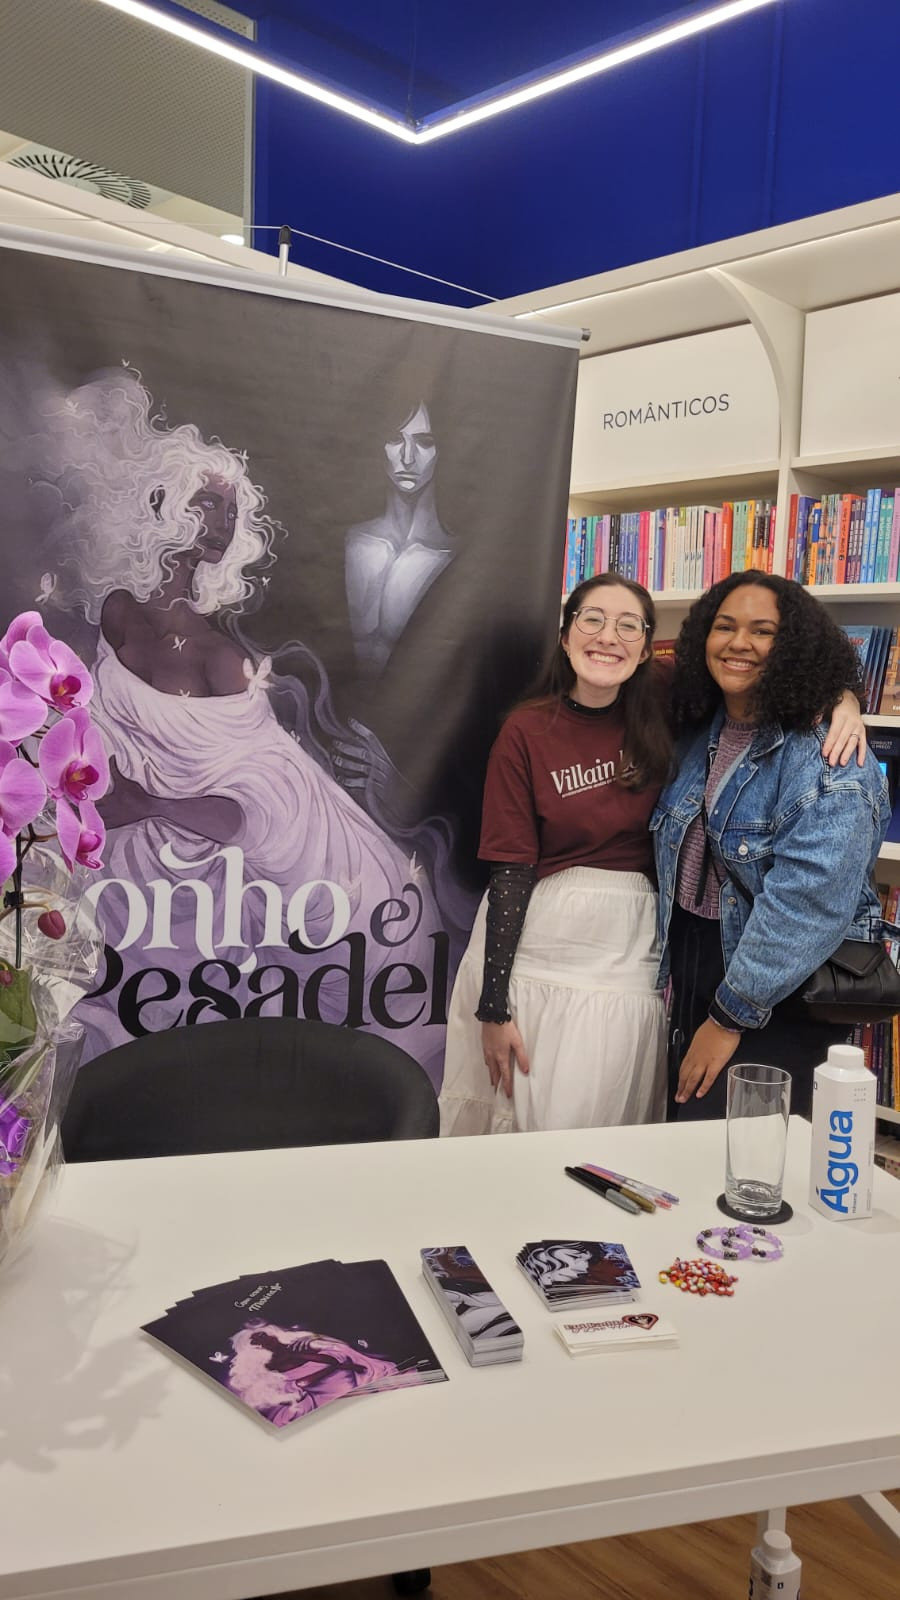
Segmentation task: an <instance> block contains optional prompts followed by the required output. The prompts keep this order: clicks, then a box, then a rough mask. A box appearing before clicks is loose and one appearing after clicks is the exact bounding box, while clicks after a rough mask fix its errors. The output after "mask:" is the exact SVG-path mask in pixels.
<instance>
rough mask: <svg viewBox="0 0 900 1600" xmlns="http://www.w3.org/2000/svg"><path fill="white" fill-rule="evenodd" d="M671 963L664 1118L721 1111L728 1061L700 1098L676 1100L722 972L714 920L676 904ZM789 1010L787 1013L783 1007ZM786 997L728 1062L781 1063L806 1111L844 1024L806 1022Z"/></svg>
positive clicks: (796, 1107) (795, 1100) (797, 1106)
mask: <svg viewBox="0 0 900 1600" xmlns="http://www.w3.org/2000/svg"><path fill="white" fill-rule="evenodd" d="M669 950H670V954H671V965H672V1015H671V1021H670V1024H669V1110H668V1115H669V1120H670V1121H674V1120H675V1118H677V1119H678V1120H679V1121H693V1122H700V1121H705V1120H707V1119H709V1118H710V1117H724V1115H725V1094H726V1088H727V1084H728V1067H725V1068H723V1070H722V1071H721V1072H720V1073H719V1076H718V1078H717V1079H716V1081H715V1083H714V1084H713V1086H712V1088H711V1089H710V1090H709V1091H708V1093H707V1094H705V1095H704V1096H703V1099H702V1100H698V1099H697V1096H696V1095H692V1096H691V1098H690V1100H688V1101H687V1102H686V1103H685V1104H684V1105H681V1106H678V1105H676V1104H675V1090H676V1088H677V1087H678V1073H679V1071H680V1069H681V1063H682V1061H683V1060H684V1057H685V1055H686V1054H687V1049H688V1046H689V1044H690V1042H691V1040H692V1039H693V1037H694V1034H695V1032H696V1031H697V1029H698V1028H699V1026H700V1024H701V1022H704V1021H705V1019H706V1017H707V1015H708V1013H709V1005H710V1001H711V1000H712V998H713V996H714V994H715V992H716V990H717V988H718V987H719V984H720V983H721V981H722V978H723V977H724V975H725V961H724V957H723V955H722V938H721V932H720V929H719V924H718V922H711V921H710V919H709V918H708V917H695V916H693V915H692V913H691V912H689V911H685V910H684V909H683V908H682V907H681V906H680V905H678V904H677V902H676V904H675V907H674V910H673V912H672V922H671V925H670V928H669ZM786 1011H787V1012H788V1014H787V1015H786V1014H785V1012H786ZM789 1013H790V1006H789V1003H788V1002H782V1004H781V1005H778V1006H775V1007H774V1009H773V1011H772V1016H771V1018H770V1020H769V1021H768V1022H767V1023H766V1026H765V1027H764V1028H748V1029H747V1030H746V1032H744V1033H742V1034H741V1038H740V1042H739V1044H738V1047H737V1049H736V1050H735V1052H734V1055H733V1056H732V1057H731V1062H729V1066H730V1065H731V1064H732V1062H737V1061H744V1062H747V1061H759V1062H762V1063H763V1064H764V1065H765V1066H767V1067H783V1068H784V1069H785V1071H787V1072H789V1073H790V1074H791V1079H792V1083H791V1111H792V1112H799V1113H800V1115H801V1116H804V1117H808V1116H809V1114H810V1109H811V1104H812V1075H813V1072H814V1070H815V1068H816V1067H817V1066H818V1065H819V1062H820V1061H824V1060H825V1057H826V1055H827V1054H828V1046H829V1045H832V1044H844V1043H846V1040H847V1038H848V1037H849V1033H848V1030H847V1029H846V1028H840V1027H835V1026H834V1025H833V1024H832V1023H828V1022H805V1021H802V1020H798V1019H797V1018H796V1017H794V1016H792V1015H790V1014H789Z"/></svg>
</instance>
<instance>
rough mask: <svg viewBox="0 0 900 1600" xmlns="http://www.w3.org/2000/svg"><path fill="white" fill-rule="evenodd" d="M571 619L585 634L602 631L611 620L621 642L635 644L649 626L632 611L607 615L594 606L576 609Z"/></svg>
mask: <svg viewBox="0 0 900 1600" xmlns="http://www.w3.org/2000/svg"><path fill="white" fill-rule="evenodd" d="M572 621H573V622H574V623H575V626H576V627H577V628H578V629H579V631H580V632H581V633H587V634H592V633H602V632H603V629H604V628H605V627H606V624H607V622H611V623H612V625H613V627H614V628H615V630H616V633H617V634H618V636H619V638H620V639H621V640H622V643H623V644H636V643H637V641H638V639H643V637H644V634H645V633H646V632H647V629H648V628H649V626H650V624H649V622H645V620H644V618H643V617H638V616H635V614H634V612H632V611H624V612H623V613H622V615H621V616H620V617H607V615H606V612H605V611H598V609H597V607H596V606H588V607H586V608H585V609H583V610H581V611H576V612H575V615H574V617H573V618H572Z"/></svg>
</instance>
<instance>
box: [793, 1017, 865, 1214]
mask: <svg viewBox="0 0 900 1600" xmlns="http://www.w3.org/2000/svg"><path fill="white" fill-rule="evenodd" d="M875 1090H876V1083H875V1075H874V1073H872V1072H870V1071H869V1069H868V1067H867V1066H866V1058H865V1056H864V1055H863V1052H862V1051H861V1050H859V1049H857V1047H856V1045H853V1044H833V1045H831V1046H830V1048H829V1051H828V1060H827V1061H823V1062H822V1065H821V1066H820V1067H816V1070H815V1073H814V1074H813V1103H812V1160H811V1163H810V1172H809V1203H810V1205H811V1206H814V1207H815V1209H816V1211H821V1213H822V1215H823V1216H825V1217H834V1218H835V1219H836V1220H838V1221H847V1220H849V1219H850V1218H852V1217H870V1216H871V1215H872V1181H873V1176H874V1172H875Z"/></svg>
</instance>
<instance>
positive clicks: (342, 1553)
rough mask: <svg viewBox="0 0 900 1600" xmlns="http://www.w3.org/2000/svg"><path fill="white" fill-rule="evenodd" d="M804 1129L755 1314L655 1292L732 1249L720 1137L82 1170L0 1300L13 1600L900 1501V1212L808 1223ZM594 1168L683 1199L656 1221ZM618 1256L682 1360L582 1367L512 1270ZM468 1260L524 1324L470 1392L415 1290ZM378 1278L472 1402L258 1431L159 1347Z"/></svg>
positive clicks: (205, 1590) (447, 1400)
mask: <svg viewBox="0 0 900 1600" xmlns="http://www.w3.org/2000/svg"><path fill="white" fill-rule="evenodd" d="M808 1141H809V1130H808V1128H807V1125H806V1124H805V1123H803V1122H800V1121H798V1120H796V1119H794V1120H793V1121H792V1125H791V1132H790V1140H789V1155H788V1169H789V1170H788V1178H787V1182H786V1188H785V1192H786V1196H787V1198H789V1199H790V1200H791V1202H792V1203H793V1205H794V1206H795V1209H796V1215H795V1217H794V1220H793V1221H792V1222H791V1223H789V1224H787V1225H785V1226H784V1227H783V1228H781V1230H780V1231H781V1233H782V1235H783V1237H784V1239H785V1242H786V1254H785V1258H784V1260H783V1261H782V1262H779V1263H776V1264H767V1265H763V1264H761V1263H752V1264H747V1265H744V1266H743V1267H742V1269H739V1270H740V1280H741V1281H740V1283H739V1285H738V1288H737V1291H736V1294H735V1298H734V1299H733V1300H721V1299H707V1300H698V1299H697V1298H696V1297H694V1296H688V1295H685V1294H680V1293H678V1291H677V1290H675V1289H672V1288H671V1287H668V1286H663V1285H661V1284H659V1282H658V1280H657V1272H658V1270H659V1269H660V1268H661V1267H663V1266H666V1265H667V1264H668V1263H669V1262H670V1261H671V1260H672V1259H673V1258H674V1257H675V1256H676V1255H677V1254H681V1255H687V1256H693V1255H696V1254H697V1253H698V1252H697V1249H696V1245H695V1235H696V1233H697V1230H698V1228H700V1227H703V1226H710V1225H713V1224H715V1223H716V1222H717V1221H719V1220H720V1219H719V1217H718V1215H717V1212H716V1208H715V1203H714V1202H715V1196H716V1194H717V1193H718V1192H719V1190H720V1189H721V1186H722V1170H723V1155H724V1132H723V1125H722V1124H721V1123H711V1124H706V1125H699V1126H693V1127H690V1126H681V1127H678V1126H676V1127H674V1128H672V1127H668V1128H667V1127H650V1128H622V1129H615V1130H608V1131H602V1132H601V1131H598V1132H593V1133H584V1132H580V1133H553V1134H535V1135H525V1136H519V1137H512V1138H497V1139H461V1140H450V1141H443V1142H441V1143H437V1142H434V1143H432V1142H421V1143H411V1144H394V1145H388V1144H385V1145H366V1146H356V1147H352V1148H351V1147H343V1148H329V1149H317V1150H316V1149H314V1150H280V1151H267V1152H264V1153H261V1154H257V1153H251V1154H240V1155H222V1156H203V1157H195V1158H190V1157H188V1158H173V1159H168V1160H159V1161H146V1162H140V1161H134V1162H117V1163H109V1164H97V1165H89V1166H81V1167H72V1168H70V1169H69V1170H68V1171H67V1172H66V1173H65V1175H64V1178H63V1181H62V1184H61V1187H60V1190H59V1192H58V1199H57V1201H56V1205H55V1208H54V1209H53V1210H52V1211H51V1212H49V1213H48V1214H47V1215H45V1216H44V1217H43V1218H42V1219H41V1221H40V1223H39V1225H38V1228H37V1230H36V1232H35V1235H34V1239H33V1243H32V1244H31V1247H30V1249H29V1251H28V1253H27V1254H26V1255H25V1256H23V1257H22V1258H20V1260H19V1261H18V1262H16V1263H15V1264H14V1265H13V1266H12V1267H10V1268H9V1269H8V1270H7V1272H6V1273H5V1274H4V1275H3V1276H2V1277H0V1596H2V1597H4V1600H9V1597H12V1596H15V1597H17V1600H18V1597H22V1596H29V1597H34V1596H48V1595H51V1594H52V1595H54V1596H58V1595H65V1596H74V1595H80V1596H82V1597H84V1596H87V1595H90V1596H93V1595H98V1596H99V1595H102V1596H103V1597H104V1600H126V1597H127V1600H155V1597H157V1596H159V1597H163V1596H166V1597H176V1596H177V1600H237V1597H242V1596H251V1595H258V1594H265V1593H272V1592H276V1591H278V1590H280V1589H286V1588H292V1587H302V1586H306V1585H311V1584H319V1583H325V1582H334V1581H340V1580H344V1579H349V1578H355V1577H362V1576H367V1575H372V1574H375V1573H387V1572H393V1571H399V1570H405V1569H409V1568H415V1567H420V1566H427V1565H434V1564H439V1563H443V1562H448V1561H458V1560H463V1559H466V1558H469V1557H472V1558H474V1557H482V1556H488V1555H494V1554H498V1553H500V1552H506V1551H512V1550H522V1549H529V1548H535V1547H538V1546H542V1545H549V1544H555V1543H558V1542H563V1541H569V1540H577V1539H587V1538H597V1537H601V1536H604V1535H607V1534H615V1533H628V1532H634V1531H637V1530H641V1529H647V1528H654V1527H662V1526H667V1525H671V1524H675V1523H683V1522H689V1521H693V1520H697V1519H705V1518H711V1517H719V1516H725V1515H731V1514H733V1513H738V1512H750V1511H761V1510H764V1509H765V1508H767V1507H771V1506H784V1505H793V1504H798V1503H802V1502H806V1501H813V1500H821V1499H825V1498H829V1497H831V1496H845V1495H847V1496H849V1495H853V1496H857V1495H862V1494H863V1493H865V1492H866V1491H875V1490H880V1489H884V1488H890V1487H894V1486H896V1485H898V1484H900V1381H896V1352H897V1325H898V1308H900V1291H898V1285H900V1185H898V1183H897V1182H896V1180H894V1179H891V1178H888V1177H887V1176H885V1175H884V1174H881V1173H879V1174H878V1176H877V1181H876V1202H877V1210H876V1213H875V1215H874V1216H873V1217H872V1218H871V1219H869V1220H867V1221H863V1222H855V1223H848V1224H838V1223H834V1222H830V1221H827V1220H826V1219H824V1218H822V1217H819V1216H818V1215H816V1214H814V1213H811V1212H809V1211H808V1209H807V1207H806V1204H805V1197H806V1173H807V1162H808ZM584 1160H596V1161H600V1162H606V1163H608V1164H609V1165H611V1166H613V1167H616V1168H618V1169H619V1170H621V1171H628V1172H631V1173H632V1174H633V1175H634V1176H636V1177H639V1178H644V1179H646V1180H648V1181H650V1182H655V1183H657V1184H658V1185H660V1186H662V1187H664V1188H668V1189H670V1190H672V1191H674V1192H675V1193H676V1194H680V1195H681V1196H682V1203H681V1205H680V1207H678V1208H677V1209H676V1210H674V1211H673V1212H671V1213H664V1212H658V1213H657V1214H656V1215H655V1216H648V1215H641V1216H640V1217H632V1216H629V1215H627V1214H625V1213H623V1212H620V1211H619V1210H617V1209H616V1208H614V1207H612V1206H611V1205H609V1204H608V1203H607V1202H606V1201H604V1200H602V1199H600V1198H598V1197H596V1196H594V1195H593V1194H591V1193H590V1192H589V1191H588V1190H586V1189H584V1188H582V1187H580V1186H579V1185H577V1184H575V1183H572V1182H571V1181H570V1180H569V1179H568V1178H566V1177H565V1176H564V1175H563V1171H562V1168H563V1166H564V1164H565V1163H566V1162H570V1163H572V1162H578V1161H584ZM567 1235H570V1236H571V1235H574V1236H575V1237H584V1238H607V1239H620V1240H622V1241H624V1242H625V1244H626V1245H627V1247H628V1249H629V1251H630V1252H631V1254H632V1258H633V1260H634V1262H635V1265H636V1267H637V1270H638V1273H639V1275H640V1277H641V1279H642V1281H643V1284H644V1293H643V1296H642V1306H643V1307H645V1308H647V1309H657V1310H659V1311H660V1312H662V1313H665V1314H666V1315H667V1316H670V1317H672V1318H673V1319H674V1320H675V1322H676V1324H677V1325H678V1328H679V1330H680V1334H681V1343H680V1345H679V1346H678V1347H677V1348H675V1349H663V1350H645V1351H634V1352H620V1353H607V1354H603V1355H596V1356H592V1357H585V1358H583V1359H579V1360H577V1361H575V1360H572V1359H571V1358H570V1357H569V1356H568V1355H567V1354H566V1352H565V1351H564V1350H563V1348H562V1346H561V1345H560V1344H559V1343H558V1341H557V1340H556V1338H555V1337H554V1335H553V1332H552V1325H551V1319H550V1317H549V1316H548V1314H547V1313H546V1312H545V1311H544V1309H543V1307H542V1306H541V1305H540V1302H539V1301H538V1299H537V1296H536V1295H535V1294H534V1292H533V1290H532V1289H531V1288H530V1287H529V1285H528V1284H527V1283H526V1281H525V1280H524V1278H523V1277H522V1276H521V1274H520V1273H519V1270H518V1268H517V1267H516V1266H515V1262H514V1257H515V1252H516V1250H517V1249H518V1248H519V1246H520V1245H521V1244H523V1243H524V1242H525V1241H526V1240H528V1239H539V1238H543V1237H547V1238H554V1237H565V1236H567ZM460 1243H465V1244H467V1245H468V1246H469V1247H470V1249H472V1251H473V1252H474V1254H475V1256H476V1258H477V1259H478V1261H479V1262H480V1264H481V1265H482V1266H483V1267H484V1269H485V1271H486V1272H487V1274H488V1276H489V1278H491V1279H492V1281H493V1282H494V1284H495V1286H496V1288H497V1289H498V1291H499V1292H500V1293H501V1295H502V1296H503V1297H504V1298H505V1299H506V1300H507V1303H508V1304H509V1306H510V1308H511V1309H512V1310H513V1311H514V1312H515V1313H516V1315H517V1316H518V1317H519V1318H520V1320H521V1322H522V1326H523V1328H524V1331H525V1359H524V1361H523V1362H522V1363H521V1364H520V1365H511V1366H506V1367H501V1368H499V1369H493V1370H491V1369H487V1370H479V1371H474V1370H472V1369H470V1368H469V1367H468V1366H467V1364H466V1362H465V1360H464V1358H463V1356H462V1354H461V1353H460V1352H459V1351H458V1350H457V1347H456V1345H455V1342H454V1340H453V1338H452V1335H451V1334H450V1333H449V1332H448V1330H447V1328H446V1326H445V1325H444V1323H443V1321H442V1319H441V1315H440V1312H439V1310H438V1308H437V1307H436V1306H435V1305H434V1304H433V1302H432V1299H431V1296H430V1294H429V1292H428V1290H427V1288H426V1286H425V1284H424V1283H423V1282H422V1281H421V1278H420V1275H419V1261H418V1250H419V1247H420V1246H422V1245H443V1244H460ZM329 1255H334V1256H338V1257H340V1258H342V1259H344V1260H348V1261H349V1260H358V1259H361V1258H363V1257H368V1256H378V1255H380V1256H384V1257H385V1258H386V1259H387V1260H388V1261H389V1262H390V1264H391V1266H392V1267H393V1269H394V1271H395V1273H396V1274H397V1277H398V1278H399V1280H400V1282H401V1284H402V1286H403V1288H404V1290H405V1292H406V1293H407V1295H408V1297H409V1300H410V1301H411V1303H412V1305H413V1307H414V1309H415V1311H416V1313H417V1315H418V1316H419V1318H420V1320H421V1322H422V1324H423V1326H424V1328H425V1330H426V1332H427V1333H428V1335H429V1337H430V1338H431V1339H432V1341H433V1343H434V1345H435V1348H436V1349H437V1351H438V1354H439V1355H440V1357H441V1359H442V1361H443V1363H444V1365H445V1368H446V1371H447V1373H448V1374H449V1377H450V1382H448V1383H444V1384H437V1385H435V1386H433V1387H431V1388H425V1389H419V1390H406V1391H400V1392H397V1393H393V1394H384V1395H378V1396H369V1397H360V1398H359V1399H358V1400H352V1399H351V1400H346V1401H343V1402H342V1403H341V1404H340V1405H338V1406H335V1407H332V1408H330V1409H328V1410H327V1411H323V1412H322V1413H320V1414H319V1415H317V1416H314V1417H311V1418H309V1419H308V1420H307V1421H305V1422H300V1423H298V1424H297V1425H295V1426H294V1427H293V1428H289V1429H285V1430H284V1431H283V1433H276V1432H275V1431H274V1430H272V1429H271V1428H266V1427H264V1425H263V1424H261V1423H259V1422H257V1421H256V1419H254V1418H253V1417H252V1416H251V1415H249V1414H246V1413H244V1412H243V1411H242V1410H241V1408H240V1407H239V1406H238V1405H237V1404H233V1403H231V1402H230V1401H229V1399H228V1398H227V1397H226V1396H224V1395H222V1394H220V1393H217V1392H216V1391H215V1390H214V1388H213V1387H212V1386H211V1385H208V1384H207V1383H205V1382H204V1381H202V1379H200V1378H198V1377H194V1376H192V1375H191V1373H190V1371H189V1370H188V1369H186V1368H183V1367H182V1366H180V1365H179V1364H178V1363H177V1362H176V1361H175V1360H174V1359H172V1358H170V1357H169V1356H167V1355H166V1353H165V1352H164V1351H163V1350H162V1349H160V1348H159V1347H158V1346H156V1345H155V1344H153V1343H152V1342H151V1341H150V1340H149V1339H147V1338H146V1336H145V1335H142V1334H141V1333H139V1332H138V1328H139V1325H140V1324H141V1323H142V1322H146V1321H148V1320H149V1319H150V1318H152V1317H154V1316H156V1315H157V1314H159V1313H160V1312H162V1310H163V1309H164V1308H165V1306H166V1305H168V1304H170V1303H171V1302H172V1301H174V1300H175V1299H176V1298H179V1297H181V1296H183V1295H186V1294H187V1293H188V1292H189V1291H190V1290H191V1289H192V1288H194V1287H198V1286H200V1285H203V1284H208V1283H212V1282H216V1281H220V1280H224V1279H227V1278H231V1277H234V1276H236V1275H237V1274H239V1273H243V1272H253V1271H255V1270H256V1269H257V1268H259V1269H261V1270H265V1269H269V1268H273V1267H281V1266H286V1265H288V1264H290V1263H294V1262H301V1261H305V1260H312V1259H317V1258H321V1257H323V1256H329Z"/></svg>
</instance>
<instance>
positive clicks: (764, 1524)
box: [756, 1507, 787, 1544]
mask: <svg viewBox="0 0 900 1600" xmlns="http://www.w3.org/2000/svg"><path fill="white" fill-rule="evenodd" d="M786 1516H787V1512H786V1511H785V1510H784V1508H783V1507H782V1509H781V1510H780V1511H760V1512H759V1513H758V1515H757V1518H756V1542H757V1544H761V1543H762V1536H763V1534H764V1533H784V1531H785V1518H786Z"/></svg>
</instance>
